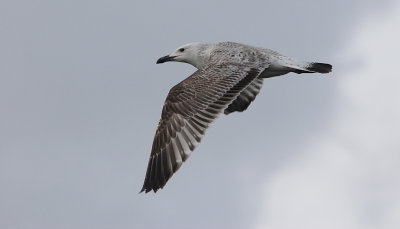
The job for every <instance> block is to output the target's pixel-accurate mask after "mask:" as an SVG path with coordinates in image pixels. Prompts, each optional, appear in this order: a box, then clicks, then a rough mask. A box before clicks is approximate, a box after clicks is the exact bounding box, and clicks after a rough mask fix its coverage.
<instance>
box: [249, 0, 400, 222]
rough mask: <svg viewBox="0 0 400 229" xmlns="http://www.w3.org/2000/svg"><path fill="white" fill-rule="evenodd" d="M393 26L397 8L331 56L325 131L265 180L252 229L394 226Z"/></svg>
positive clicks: (398, 175)
mask: <svg viewBox="0 0 400 229" xmlns="http://www.w3.org/2000/svg"><path fill="white" fill-rule="evenodd" d="M399 27H400V5H399V4H398V5H397V6H396V7H393V8H392V9H391V12H390V13H387V14H385V15H379V17H374V18H369V19H368V20H366V21H365V22H363V24H362V25H361V26H360V27H358V29H357V30H356V31H354V34H355V36H354V38H353V39H352V41H351V42H350V43H349V45H348V46H347V47H346V48H345V49H344V50H342V52H338V53H337V58H336V59H337V64H336V65H335V66H334V72H335V73H334V77H337V82H338V84H337V95H336V96H337V101H336V108H335V109H334V114H332V116H331V117H330V120H327V122H329V123H330V125H329V126H330V127H329V128H327V129H326V130H324V131H322V132H321V133H322V134H319V135H318V136H316V138H315V139H314V141H313V142H312V144H310V145H308V146H307V147H305V148H303V149H301V150H302V152H301V153H300V155H304V156H302V157H301V158H299V159H298V160H297V161H294V162H292V163H291V164H289V165H288V166H287V167H285V168H282V170H280V171H279V172H277V174H276V175H275V176H273V177H272V178H271V179H269V180H267V181H266V184H265V191H264V199H263V203H262V211H261V213H260V215H259V221H258V224H257V227H256V228H260V229H264V228H297V229H298V228H308V229H310V228H325V229H326V228H342V229H345V228H349V229H352V228H387V229H390V228H399V227H400V218H399V217H398V213H399V212H400V166H399V162H400V142H399V139H400V131H399V130H400V106H399V101H398V98H400V90H399V85H400V77H399V73H398V66H399V64H398V63H397V62H398V60H399V53H400V44H399V41H400V31H399V29H398V28H399ZM355 60H356V61H355Z"/></svg>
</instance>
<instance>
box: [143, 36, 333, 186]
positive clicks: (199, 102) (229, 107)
mask: <svg viewBox="0 0 400 229" xmlns="http://www.w3.org/2000/svg"><path fill="white" fill-rule="evenodd" d="M168 61H177V62H183V63H188V64H191V65H193V66H194V67H195V68H197V71H196V72H194V73H193V74H192V75H190V76H189V77H188V78H186V79H185V80H183V81H182V82H180V83H179V84H177V85H175V86H174V87H172V88H171V90H170V91H169V93H168V96H167V98H166V100H165V103H164V106H163V109H162V113H161V119H160V121H159V123H158V127H157V130H156V134H155V136H154V141H153V146H152V149H151V154H150V159H149V163H148V166H147V172H146V177H145V180H144V184H143V188H142V189H141V191H140V192H143V191H144V192H146V193H147V192H149V191H151V190H153V191H154V192H157V190H159V189H162V188H163V187H164V185H165V184H166V183H167V181H168V180H169V179H170V178H171V177H172V175H173V174H174V173H175V172H176V171H177V170H178V169H179V168H180V166H181V165H182V163H183V162H185V161H186V160H187V159H188V157H189V156H190V155H191V152H192V151H193V150H194V149H195V147H196V145H197V144H198V143H200V141H201V139H202V137H203V135H204V134H205V131H206V129H207V128H208V127H209V126H210V124H211V123H212V122H213V121H214V120H215V119H216V118H217V117H218V115H219V114H220V113H222V112H223V113H224V114H230V113H232V112H242V111H244V110H246V109H247V108H248V106H249V105H250V103H251V102H253V101H254V99H255V98H256V96H257V94H258V93H259V92H260V89H261V86H262V84H263V80H264V79H265V78H270V77H275V76H280V75H284V74H287V73H289V72H294V73H297V74H301V73H329V72H331V71H332V65H330V64H324V63H316V62H306V61H299V60H295V59H293V58H290V57H287V56H284V55H281V54H279V53H278V52H275V51H273V50H270V49H266V48H258V47H253V46H249V45H244V44H239V43H235V42H218V43H190V44H186V45H183V46H181V47H179V48H178V49H176V50H175V51H174V52H173V53H171V54H169V55H167V56H164V57H161V58H160V59H158V60H157V64H161V63H165V62H168Z"/></svg>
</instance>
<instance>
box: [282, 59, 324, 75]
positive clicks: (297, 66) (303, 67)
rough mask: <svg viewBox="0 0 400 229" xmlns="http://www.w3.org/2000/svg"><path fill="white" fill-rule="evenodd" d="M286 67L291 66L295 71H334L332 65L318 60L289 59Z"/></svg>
mask: <svg viewBox="0 0 400 229" xmlns="http://www.w3.org/2000/svg"><path fill="white" fill-rule="evenodd" d="M286 67H289V68H290V69H291V71H292V72H295V73H299V74H300V73H329V72H331V71H332V65H330V64H325V63H317V62H305V61H293V60H292V61H290V62H289V61H288V62H287V63H286Z"/></svg>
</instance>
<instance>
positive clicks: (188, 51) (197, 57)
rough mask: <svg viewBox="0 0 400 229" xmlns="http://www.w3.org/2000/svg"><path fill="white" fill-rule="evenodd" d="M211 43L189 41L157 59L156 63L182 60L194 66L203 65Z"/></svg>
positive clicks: (208, 54)
mask: <svg viewBox="0 0 400 229" xmlns="http://www.w3.org/2000/svg"><path fill="white" fill-rule="evenodd" d="M210 48H211V45H209V44H204V43H198V42H196V43H189V44H186V45H182V46H180V47H179V48H177V49H176V50H175V51H174V52H172V53H171V54H169V55H166V56H164V57H161V58H160V59H158V60H157V64H161V63H164V62H168V61H176V62H184V63H188V64H191V65H193V66H194V67H195V68H198V69H199V68H202V67H204V66H205V65H206V64H207V63H208V60H209V58H210V51H211V50H210Z"/></svg>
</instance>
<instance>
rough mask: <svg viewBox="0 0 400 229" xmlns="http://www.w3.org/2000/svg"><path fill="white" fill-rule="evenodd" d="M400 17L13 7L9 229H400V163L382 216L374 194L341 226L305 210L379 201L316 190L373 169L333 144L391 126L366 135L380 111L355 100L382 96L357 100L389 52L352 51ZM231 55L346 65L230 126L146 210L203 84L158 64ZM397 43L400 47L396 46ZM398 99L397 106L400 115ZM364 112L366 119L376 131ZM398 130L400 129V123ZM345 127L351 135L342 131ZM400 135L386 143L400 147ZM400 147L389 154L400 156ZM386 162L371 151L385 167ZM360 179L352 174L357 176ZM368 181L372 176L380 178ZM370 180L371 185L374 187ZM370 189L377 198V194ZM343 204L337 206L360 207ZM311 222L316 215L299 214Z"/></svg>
mask: <svg viewBox="0 0 400 229" xmlns="http://www.w3.org/2000/svg"><path fill="white" fill-rule="evenodd" d="M393 6H394V2H393V1H380V2H379V3H378V2H376V3H375V1H351V2H348V1H342V0H341V1H315V0H309V1H301V2H299V1H279V2H265V1H245V2H240V3H233V2H231V1H218V2H215V1H198V2H187V1H168V2H167V1H142V2H139V1H105V0H103V1H2V2H1V3H0V50H1V52H0V109H1V114H2V115H1V118H0V187H1V188H0V228H121V229H124V228H149V229H151V228H256V227H257V228H266V227H272V228H303V227H302V225H308V226H307V227H304V228H313V227H312V226H310V225H314V224H310V223H309V221H306V220H307V219H308V218H307V217H305V216H308V215H311V216H313V215H316V217H319V218H322V219H324V220H321V221H316V223H315V225H316V226H315V228H327V227H324V224H326V225H332V222H333V221H334V220H335V219H336V221H337V220H338V221H339V223H338V225H337V227H341V228H355V227H354V225H358V224H354V223H352V222H353V221H349V220H347V221H346V220H343V221H341V220H340V219H342V216H343V215H341V214H340V212H344V210H346V209H349V208H350V209H353V208H354V209H355V210H354V212H355V213H354V212H350V213H349V214H347V215H350V216H353V215H354V217H355V218H356V216H357V215H359V214H358V213H360V210H357V209H359V206H360V205H361V206H365V209H367V210H365V215H363V216H364V218H363V217H361V218H360V222H362V223H364V224H363V225H369V226H370V228H384V227H382V225H386V226H387V225H389V226H391V225H395V226H396V225H397V226H399V224H396V221H393V222H394V223H391V224H390V223H389V224H388V223H387V222H388V221H385V219H383V221H384V222H385V223H386V224H380V222H381V221H382V220H381V221H379V220H378V221H377V220H375V221H374V220H372V221H371V219H370V218H371V217H372V218H373V217H378V216H379V215H382V214H383V215H385V214H387V212H388V210H387V208H385V206H392V205H393V204H392V201H391V200H392V199H396V198H398V197H399V196H398V195H396V194H394V193H393V190H400V187H398V185H397V184H398V182H399V181H398V179H397V178H398V177H391V176H386V174H387V173H390V172H392V170H390V171H389V170H385V162H383V164H382V165H381V166H382V167H383V168H382V169H381V170H379V171H378V172H379V173H380V174H381V175H380V176H377V177H378V178H377V179H376V180H373V181H374V182H378V184H376V185H379V186H380V187H383V188H382V190H383V191H381V192H379V190H378V191H377V192H379V193H380V195H381V194H382V193H388V194H387V195H388V200H382V199H381V198H376V200H375V201H374V202H373V204H371V203H370V202H368V201H366V199H367V200H369V199H372V198H375V197H376V196H375V195H373V196H369V195H368V194H365V195H366V197H365V198H364V199H363V198H360V200H359V202H357V203H354V204H353V203H352V204H350V205H341V204H337V206H335V207H332V208H330V206H331V205H329V204H328V205H326V206H328V208H329V209H328V210H326V209H325V210H326V211H324V210H319V211H316V209H317V208H315V205H313V204H307V203H309V202H308V201H305V202H306V203H302V202H301V201H300V200H309V199H307V197H309V196H308V195H302V193H312V192H310V190H308V189H306V188H304V186H306V187H315V189H319V188H321V187H325V189H324V188H321V190H322V191H321V193H322V194H321V195H319V198H318V200H319V201H320V202H321V203H324V202H323V201H324V200H327V199H330V197H331V196H330V192H328V191H326V190H330V189H332V190H338V192H340V193H342V194H343V196H346V197H348V196H359V193H363V192H362V191H359V189H360V187H359V186H357V187H354V188H352V187H353V186H346V185H345V184H341V183H337V185H332V184H331V186H324V184H325V183H326V182H327V179H325V176H322V177H321V178H319V179H310V180H305V181H304V183H303V182H301V181H302V179H306V178H308V177H310V174H325V173H324V172H326V169H327V168H330V167H329V166H332V165H337V164H335V163H333V164H330V162H332V161H333V162H337V160H339V161H340V158H347V157H349V155H356V157H355V159H354V160H359V159H360V158H364V159H365V157H367V158H369V157H368V156H366V155H364V154H363V153H362V152H364V151H362V150H361V151H357V150H354V151H353V150H349V149H347V148H346V149H345V150H344V149H342V148H340V147H336V146H335V147H333V146H331V145H324V144H322V143H323V142H335V141H338V139H341V137H342V136H347V135H346V133H347V134H349V136H348V137H346V138H345V145H346V144H347V145H352V143H353V142H354V141H355V139H358V138H357V136H359V135H360V134H362V133H365V132H366V131H372V130H369V129H364V128H363V126H364V125H363V124H364V123H365V124H367V123H371V122H373V121H376V120H378V119H377V118H376V117H378V118H379V120H380V118H381V116H376V117H375V116H371V117H370V116H365V117H366V118H364V119H362V118H360V124H358V125H357V126H354V127H353V126H352V125H351V123H349V121H348V120H352V119H347V118H346V117H350V116H345V115H347V113H343V112H342V111H344V110H348V109H346V107H345V106H346V104H347V103H349V105H348V106H350V107H356V106H355V105H354V104H356V105H358V104H363V103H364V102H365V101H364V100H362V99H361V100H354V101H353V100H351V99H350V94H346V93H345V94H344V95H343V93H342V92H343V90H344V89H343V88H342V86H343V85H353V86H354V87H357V89H358V90H361V91H362V89H363V88H365V87H366V86H368V87H373V86H374V85H377V86H378V88H379V84H377V83H369V84H367V83H366V84H364V81H363V78H361V77H359V78H355V79H359V81H357V80H356V81H355V82H357V83H353V84H347V81H345V79H346V77H347V78H349V77H351V76H352V74H351V73H352V72H354V71H356V70H357V69H360V68H362V66H365V64H364V65H363V63H364V62H363V61H364V59H363V58H360V55H358V54H359V53H362V51H363V50H365V49H368V50H369V43H371V45H373V47H379V46H381V45H382V43H383V44H386V45H387V44H388V43H386V42H382V43H379V42H371V41H370V40H367V44H366V45H365V46H361V48H359V49H352V48H351V47H352V46H355V44H358V43H357V42H355V41H354V39H356V38H357V37H359V36H360V35H359V34H360V33H361V34H362V32H360V28H368V27H369V24H371V28H380V27H381V26H379V25H375V21H379V20H377V19H379V18H381V17H383V16H384V15H387V14H389V12H391V10H392V8H393ZM397 19H398V18H397ZM388 20H390V19H388ZM381 23H383V24H385V23H386V22H381ZM399 23H400V22H399ZM364 34H367V35H368V36H370V34H371V32H369V33H368V32H364ZM372 34H373V32H372ZM388 36H390V34H389V35H388ZM355 37H356V38H355ZM226 40H229V41H236V42H241V43H246V44H250V45H256V46H262V47H266V48H271V49H274V50H276V51H279V52H281V53H283V54H286V55H289V56H292V57H297V58H299V59H303V60H309V61H320V62H327V63H331V64H332V65H333V66H334V72H333V73H332V74H330V75H327V76H322V75H315V74H314V75H295V74H292V75H286V76H283V77H278V78H271V79H268V80H266V81H265V83H264V86H263V90H262V92H261V93H260V95H259V96H258V97H257V99H256V101H255V102H254V103H253V104H252V105H251V106H250V107H249V109H248V110H247V111H246V112H244V113H238V114H232V115H229V116H225V115H223V116H221V117H220V118H219V119H218V120H217V121H216V122H215V123H214V124H213V125H212V127H211V128H210V129H209V131H208V132H207V134H206V136H205V137H204V139H203V141H202V144H200V145H199V147H198V148H197V149H196V151H195V152H194V153H193V154H192V156H191V158H190V159H189V160H188V161H187V162H186V163H185V164H184V165H183V166H182V168H181V169H180V170H179V172H178V173H176V174H175V175H174V176H173V178H172V179H171V180H170V181H169V182H168V184H167V185H166V186H165V188H164V189H163V190H161V191H159V192H157V194H153V193H150V194H147V195H145V194H138V192H139V190H140V188H141V186H142V182H143V179H144V175H145V171H146V166H147V162H148V161H147V160H148V157H149V153H150V149H151V144H152V141H153V136H154V131H155V129H156V125H157V123H158V120H159V117H160V113H161V108H162V104H163V102H164V99H165V96H166V95H167V93H168V91H169V89H170V88H171V87H172V86H173V85H175V84H176V83H178V82H179V81H181V80H183V79H184V78H186V77H187V76H188V75H189V74H191V73H192V72H193V71H194V70H195V69H194V68H193V67H191V66H189V65H185V64H181V63H171V64H169V63H168V64H163V65H156V64H155V61H156V60H157V59H158V58H159V57H161V56H164V55H166V54H168V53H170V52H171V51H172V50H174V49H175V48H176V47H178V46H180V45H182V44H185V43H189V42H194V41H201V42H215V41H226ZM387 42H392V43H393V45H394V47H398V45H397V46H395V45H396V42H395V41H394V40H389V41H387ZM389 44H391V43H389ZM360 50H361V51H360ZM372 50H375V49H372ZM342 57H343V58H342ZM344 57H346V58H344ZM361 57H362V55H361ZM381 64H382V65H384V64H385V63H381ZM371 66H372V65H371ZM354 69H356V70H354ZM365 69H367V68H365ZM365 71H367V70H365ZM367 72H368V71H367ZM356 73H357V72H355V74H356ZM356 75H364V72H363V71H361V70H360V71H359V72H358V73H357V74H356ZM358 82H360V83H358ZM370 82H371V81H370ZM384 86H385V88H386V87H388V84H385V85H384ZM352 89H353V88H350V89H349V88H347V90H349V91H352ZM354 91H357V90H354ZM361 94H362V93H361ZM366 94H369V93H368V92H367V93H366ZM388 98H389V96H388V97H382V101H389V102H388V103H389V104H392V105H391V106H388V107H393V109H394V108H395V107H396V106H395V105H394V103H391V100H387V99H388ZM349 101H353V103H350V102H349ZM377 102H378V103H380V100H379V101H377ZM371 106H372V104H371V105H367V107H371ZM343 107H345V108H343ZM356 111H357V110H356ZM356 111H354V112H353V113H351V114H352V115H353V116H354V115H355V114H357V115H355V116H356V117H364V113H361V114H358V113H356ZM367 111H368V110H367ZM390 112H391V110H390V109H389V110H387V113H390ZM353 116H351V117H353ZM389 117H391V118H390V120H391V119H393V122H389V123H394V124H396V123H397V122H398V119H397V120H394V119H395V117H392V116H389ZM338 119H344V121H338V122H336V121H337V120H338ZM356 120H358V119H357V118H356ZM333 123H338V126H339V127H338V129H340V131H336V129H334V131H331V130H332V125H334V124H333ZM387 125H390V124H387ZM377 126H379V125H377ZM395 126H396V125H395ZM342 129H343V130H342ZM348 129H349V130H348ZM350 130H352V131H353V132H351V131H350ZM331 133H333V134H331ZM335 133H337V134H335ZM351 133H352V134H351ZM396 133H397V132H396V131H393V133H387V132H385V134H386V135H388V139H392V138H395V136H397V135H396ZM317 139H318V140H317ZM321 139H322V140H321ZM375 139H376V138H375ZM384 139H386V138H385V137H384ZM353 140H354V141H353ZM360 141H361V142H364V141H363V139H361V140H360ZM365 141H372V140H371V139H370V138H367V139H366V140H365ZM381 142H386V141H381ZM377 145H378V146H382V145H383V144H382V145H381V144H378V143H377ZM385 145H386V144H385ZM367 146H369V145H367ZM391 146H393V147H394V148H393V147H392V148H390V149H391V150H387V152H393V149H398V148H399V145H398V144H397V145H396V144H395V145H393V144H392V145H391ZM374 147H375V148H376V146H374V145H372V146H370V147H367V149H371V150H372V152H375V151H373V149H375V148H374ZM396 147H397V148H396ZM316 151H318V152H321V154H322V155H325V154H323V153H325V152H328V153H329V152H333V153H332V154H329V155H330V156H332V158H330V157H322V156H321V158H323V159H321V160H319V159H318V158H319V156H318V155H320V154H318V153H316V154H314V153H313V152H316ZM379 153H381V152H379ZM336 155H338V156H337V157H336ZM357 155H358V156H357ZM368 155H369V154H368ZM390 155H391V157H390ZM386 156H388V157H389V158H391V159H392V160H389V161H396V159H398V157H397V156H396V155H394V154H388V155H386ZM309 158H312V160H311V161H312V162H313V163H311V162H309V161H307V160H308V159H309ZM326 158H329V160H328V159H326ZM338 158H339V159H338ZM365 160H366V159H365ZM371 160H372V161H375V160H376V158H374V157H371ZM308 165H310V167H311V168H313V169H311V170H310V171H308V170H307V171H306V172H304V170H302V169H301V168H303V167H306V168H308ZM316 165H318V166H316ZM339 165H341V164H340V163H339ZM372 167H373V166H372ZM296 168H299V170H296ZM345 168H346V169H347V170H344V171H349V172H350V173H351V172H352V168H353V167H352V166H350V167H349V168H348V167H345ZM368 168H369V167H367V168H364V167H363V169H364V170H366V171H369V172H371V173H375V172H376V171H375V170H374V169H371V170H369V169H368ZM388 168H392V167H390V166H389V167H388ZM342 171H343V167H340V166H338V168H337V170H336V166H332V168H330V169H329V174H333V175H332V176H331V177H333V178H334V179H337V180H342V178H343V177H345V176H346V175H347V174H342V173H341V172H342ZM287 174H289V175H287ZM290 174H300V175H298V176H297V175H296V176H292V175H290ZM302 174H303V175H302ZM360 174H361V175H360V176H361V178H360V179H361V180H363V179H364V178H365V177H364V175H365V174H364V173H360ZM326 177H327V178H329V177H330V176H328V175H327V176H326ZM345 180H346V179H345ZM351 181H352V180H346V182H351ZM282 182H283V183H282ZM328 183H329V182H328ZM296 184H298V186H296ZM303 184H304V185H303ZM335 184H336V183H335ZM373 184H375V183H373ZM382 184H383V185H382ZM390 184H395V185H394V186H391V185H390ZM363 185H367V186H366V187H365V189H368V188H370V185H371V183H365V184H364V183H362V184H361V185H360V186H363ZM286 187H287V188H286ZM299 187H302V188H303V189H301V188H299ZM283 190H284V192H283ZM325 191H326V192H325ZM399 192H400V191H399ZM288 197H293V198H292V199H290V198H288ZM311 197H312V196H311ZM333 197H334V198H333V202H337V203H342V201H343V200H346V198H339V197H337V201H336V196H335V195H333ZM288 199H289V200H290V201H286V202H285V201H283V200H288ZM310 199H312V198H310ZM331 199H332V198H331ZM292 204H293V205H292ZM357 204H358V205H357ZM382 206H383V207H382ZM393 206H400V204H399V205H393ZM318 207H319V206H318ZM352 207H353V208H352ZM297 208H300V209H301V210H299V211H294V210H293V209H297ZM330 209H333V210H330ZM368 209H369V210H368ZM282 212H288V214H287V215H285V214H282ZM318 212H320V213H321V214H320V215H318V214H316V213H318ZM323 213H326V214H323ZM353 213H354V214H353ZM356 213H357V214H356ZM352 214H353V215H352ZM360 214H361V213H360ZM321 215H322V216H321ZM283 216H285V217H286V218H283ZM299 218H302V219H303V221H301V220H300V221H299V220H298V219H299ZM381 218H382V217H381ZM296 219H297V221H296ZM288 222H299V223H298V224H288ZM340 222H342V223H340ZM397 222H398V221H397ZM280 223H282V224H280ZM389 226H387V227H386V228H390V227H389Z"/></svg>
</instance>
